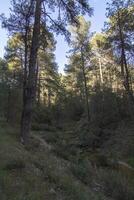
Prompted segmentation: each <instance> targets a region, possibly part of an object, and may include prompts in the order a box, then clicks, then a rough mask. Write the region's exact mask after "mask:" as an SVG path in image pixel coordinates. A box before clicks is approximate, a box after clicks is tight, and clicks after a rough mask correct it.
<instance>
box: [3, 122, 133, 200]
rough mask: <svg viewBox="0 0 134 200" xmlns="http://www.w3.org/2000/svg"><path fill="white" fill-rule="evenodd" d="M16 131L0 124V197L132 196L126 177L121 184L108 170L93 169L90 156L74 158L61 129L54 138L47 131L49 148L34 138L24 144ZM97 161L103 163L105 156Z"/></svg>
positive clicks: (70, 199)
mask: <svg viewBox="0 0 134 200" xmlns="http://www.w3.org/2000/svg"><path fill="white" fill-rule="evenodd" d="M50 133H51V132H50ZM18 134H19V130H18V129H14V128H11V127H9V126H8V125H7V124H5V123H1V124H0V161H1V162H0V200H44V199H45V200H59V199H61V200H90V199H91V200H111V199H112V200H114V199H115V200H128V199H127V197H128V198H129V200H131V199H132V197H133V196H132V195H133V193H132V189H131V188H132V187H131V186H132V185H131V184H129V182H128V180H126V179H123V180H125V181H124V182H123V184H122V178H121V177H120V176H119V174H118V173H117V174H116V172H114V173H113V174H112V175H111V176H110V173H111V171H107V172H105V171H104V169H103V168H102V167H101V166H99V168H98V169H96V170H95V169H94V167H93V166H91V162H90V159H91V158H90V157H89V159H87V160H86V159H85V158H82V159H80V157H77V155H76V154H75V153H76V149H75V150H72V149H69V147H68V145H67V143H68V142H70V139H69V137H70V136H69V137H68V136H67V135H66V136H65V138H64V137H63V135H62V133H61V132H58V133H57V132H55V135H56V138H55V137H54V135H53V134H54V132H52V133H51V134H50V136H49V133H48V132H47V135H46V137H47V141H51V145H54V149H53V150H49V149H47V148H46V147H45V146H43V145H40V142H39V141H36V139H34V140H31V143H30V145H29V146H27V147H24V146H23V145H21V144H20V142H19V140H18ZM39 137H40V135H39ZM44 137H45V136H44ZM58 139H59V140H58ZM54 141H56V144H54ZM61 144H62V145H61ZM58 145H59V146H60V145H61V146H60V147H59V149H58ZM63 149H64V152H63V153H62V151H63ZM54 151H55V152H54ZM72 155H73V157H72V159H69V158H71V156H72ZM64 157H65V158H67V159H64ZM78 158H79V159H78ZM100 160H101V161H100ZM100 160H99V162H103V160H104V158H103V157H101V158H100ZM116 177H117V178H116ZM118 179H119V180H118ZM96 185H99V186H100V187H99V188H98V186H96ZM113 188H114V191H113ZM116 188H118V190H119V192H118V190H117V189H116ZM120 195H122V196H120ZM121 198H122V199H121Z"/></svg>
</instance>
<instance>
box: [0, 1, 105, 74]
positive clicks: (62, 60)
mask: <svg viewBox="0 0 134 200" xmlns="http://www.w3.org/2000/svg"><path fill="white" fill-rule="evenodd" d="M106 1H108V0H89V3H90V5H91V7H93V8H94V15H93V16H92V17H91V18H89V19H88V20H89V21H91V31H92V32H94V31H96V32H101V29H102V28H103V25H104V21H105V20H106V17H105V13H106ZM9 7H10V0H4V1H2V3H1V5H0V14H1V13H5V15H6V16H8V15H9ZM7 39H8V33H7V31H6V30H4V29H2V28H1V27H0V57H3V56H4V47H5V46H6V42H7ZM68 50H69V49H68V45H67V43H66V42H65V41H64V37H63V36H58V37H57V46H56V52H55V53H56V62H57V63H58V66H59V72H61V73H62V72H63V70H64V65H65V64H66V63H67V58H66V52H67V51H68Z"/></svg>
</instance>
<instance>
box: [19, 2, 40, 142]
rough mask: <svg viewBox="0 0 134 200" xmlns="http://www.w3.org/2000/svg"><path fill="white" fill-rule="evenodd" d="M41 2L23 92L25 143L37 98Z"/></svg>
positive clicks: (23, 132)
mask: <svg viewBox="0 0 134 200" xmlns="http://www.w3.org/2000/svg"><path fill="white" fill-rule="evenodd" d="M41 3H42V0H36V9H35V22H34V28H33V36H32V44H31V50H30V60H29V74H28V80H27V83H26V88H24V90H25V91H24V93H23V95H24V97H23V111H22V119H21V141H22V142H23V143H24V144H26V143H28V141H29V136H30V131H31V120H32V109H33V102H34V100H35V90H36V60H37V52H38V48H39V36H40V19H41Z"/></svg>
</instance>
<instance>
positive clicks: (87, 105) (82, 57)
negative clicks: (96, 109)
mask: <svg viewBox="0 0 134 200" xmlns="http://www.w3.org/2000/svg"><path fill="white" fill-rule="evenodd" d="M81 63H82V72H83V78H84V87H85V98H86V109H87V120H88V122H89V121H90V114H89V98H88V89H87V79H86V73H85V63H84V56H83V51H82V48H81Z"/></svg>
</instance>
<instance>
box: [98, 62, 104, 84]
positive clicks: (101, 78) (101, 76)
mask: <svg viewBox="0 0 134 200" xmlns="http://www.w3.org/2000/svg"><path fill="white" fill-rule="evenodd" d="M99 70H100V80H101V85H103V82H104V81H103V73H102V64H101V59H100V58H99Z"/></svg>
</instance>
